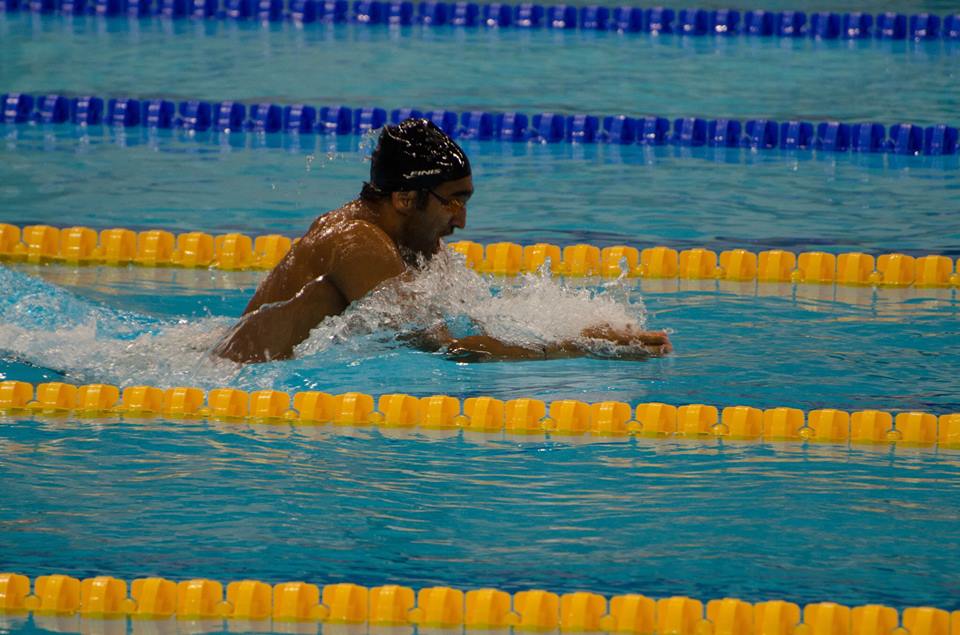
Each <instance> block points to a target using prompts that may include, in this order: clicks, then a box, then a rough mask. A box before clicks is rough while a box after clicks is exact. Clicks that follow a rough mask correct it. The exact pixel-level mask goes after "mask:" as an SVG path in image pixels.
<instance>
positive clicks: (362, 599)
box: [0, 573, 960, 635]
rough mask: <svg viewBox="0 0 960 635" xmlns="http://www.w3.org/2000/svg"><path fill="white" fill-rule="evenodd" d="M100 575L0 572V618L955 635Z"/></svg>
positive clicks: (914, 623)
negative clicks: (18, 615) (31, 616)
mask: <svg viewBox="0 0 960 635" xmlns="http://www.w3.org/2000/svg"><path fill="white" fill-rule="evenodd" d="M127 589H128V585H127V582H126V581H124V580H120V579H117V578H114V577H111V576H98V577H94V578H87V579H84V580H79V579H77V578H74V577H71V576H68V575H64V574H52V575H44V576H38V577H37V578H36V579H35V580H34V581H33V593H31V590H30V580H29V578H27V577H26V576H23V575H19V574H15V573H0V613H17V612H20V613H25V612H27V611H31V612H33V613H34V615H35V616H37V617H40V616H51V615H52V616H66V615H79V616H81V617H89V618H99V619H102V618H110V617H114V618H116V617H123V616H127V615H129V616H130V617H132V618H136V619H148V620H149V619H154V620H166V619H170V618H172V617H176V618H177V619H188V620H202V619H230V620H247V621H261V620H269V619H271V618H272V619H273V620H274V621H275V622H319V621H322V622H326V623H333V624H337V623H340V624H351V623H352V624H370V625H377V626H407V625H414V624H415V625H419V626H428V627H439V628H464V627H465V628H467V629H485V630H487V629H502V628H509V627H513V628H515V629H520V630H532V631H556V630H560V631H563V632H597V631H607V632H617V633H633V634H634V635H653V634H654V633H658V634H661V635H667V634H669V635H721V634H722V635H755V634H762V635H812V634H815V635H907V634H909V635H960V611H953V612H952V613H950V612H947V611H945V610H942V609H937V608H933V607H913V608H907V609H904V610H903V612H902V613H899V612H898V611H897V610H896V609H895V608H892V607H889V606H882V605H877V604H871V605H866V606H858V607H854V608H851V607H848V606H844V605H841V604H837V603H834V602H819V603H812V604H807V605H806V606H804V607H803V610H802V611H801V609H800V606H798V605H797V604H794V603H792V602H785V601H783V600H770V601H766V602H758V603H756V604H750V603H748V602H744V601H742V600H738V599H735V598H724V599H722V600H711V601H709V602H707V603H706V606H704V604H703V603H702V602H701V601H700V600H696V599H693V598H689V597H684V596H675V597H669V598H662V599H658V600H654V599H653V598H650V597H647V596H644V595H639V594H627V595H618V596H614V597H612V598H610V599H609V601H608V599H607V598H606V597H604V596H603V595H599V594H597V593H590V592H586V591H578V592H575V593H565V594H563V595H558V594H556V593H552V592H550V591H544V590H541V589H531V590H528V591H519V592H516V593H514V594H512V595H511V594H509V593H506V592H505V591H500V590H497V589H474V590H470V591H467V592H464V591H462V590H460V589H455V588H450V587H439V586H438V587H428V588H423V589H420V590H419V591H414V589H412V588H410V587H405V586H399V585H392V584H391V585H384V586H378V587H373V588H367V587H363V586H360V585H357V584H351V583H346V582H344V583H338V584H328V585H325V586H323V587H320V586H318V585H316V584H310V583H307V582H281V583H279V584H275V585H273V586H271V585H270V584H267V583H266V582H261V581H259V580H240V581H236V582H230V583H229V584H227V585H226V589H225V590H226V597H224V585H223V584H222V583H220V582H218V581H216V580H209V579H202V578H201V579H194V580H185V581H182V582H179V583H177V582H174V581H172V580H167V579H165V578H157V577H152V578H138V579H136V580H133V582H132V583H131V584H130V585H129V589H130V593H129V595H128V593H127Z"/></svg>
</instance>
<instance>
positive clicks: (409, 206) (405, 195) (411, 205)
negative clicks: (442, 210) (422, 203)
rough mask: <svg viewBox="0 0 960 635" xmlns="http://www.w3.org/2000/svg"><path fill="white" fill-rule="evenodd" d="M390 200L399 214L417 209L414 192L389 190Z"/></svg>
mask: <svg viewBox="0 0 960 635" xmlns="http://www.w3.org/2000/svg"><path fill="white" fill-rule="evenodd" d="M390 202H392V203H393V206H394V207H395V208H396V209H397V211H398V212H400V213H401V214H405V213H407V212H412V211H415V210H416V209H417V193H416V192H391V193H390Z"/></svg>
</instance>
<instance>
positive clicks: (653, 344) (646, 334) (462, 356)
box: [447, 324, 673, 362]
mask: <svg viewBox="0 0 960 635" xmlns="http://www.w3.org/2000/svg"><path fill="white" fill-rule="evenodd" d="M580 335H581V337H583V338H586V339H594V340H596V339H600V340H606V341H609V342H612V343H614V344H617V345H618V346H624V347H630V350H627V351H624V352H623V355H622V356H621V357H622V358H623V359H628V358H629V359H645V358H647V357H659V356H662V355H666V354H668V353H669V352H671V351H672V350H673V347H672V346H671V344H670V338H669V337H668V336H667V334H666V333H665V332H663V331H641V330H639V329H634V328H632V327H630V326H627V327H624V328H615V327H612V326H611V325H609V324H599V325H595V326H590V327H587V328H585V329H583V330H582V331H581V332H580ZM586 344H587V342H581V341H577V340H573V341H565V342H559V343H555V344H549V345H546V346H542V347H532V346H531V347H527V346H520V345H517V344H507V343H505V342H501V341H500V340H497V339H496V338H493V337H490V336H489V335H471V336H468V337H462V338H458V339H452V340H451V341H450V343H449V344H448V346H447V355H449V356H450V357H451V358H453V359H456V360H458V361H470V362H482V361H521V360H534V359H560V358H565V357H582V356H584V355H587V354H589V352H590V350H589V348H588V347H587V346H586Z"/></svg>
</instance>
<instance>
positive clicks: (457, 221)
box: [450, 207, 467, 231]
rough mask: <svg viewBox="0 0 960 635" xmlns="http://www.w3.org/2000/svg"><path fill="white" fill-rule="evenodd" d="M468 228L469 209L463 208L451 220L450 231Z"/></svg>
mask: <svg viewBox="0 0 960 635" xmlns="http://www.w3.org/2000/svg"><path fill="white" fill-rule="evenodd" d="M466 226H467V208H466V207H461V208H460V209H459V210H458V211H457V213H456V214H454V215H453V217H452V218H451V219H450V231H453V230H454V229H463V228H464V227H466Z"/></svg>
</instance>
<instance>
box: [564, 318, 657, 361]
mask: <svg viewBox="0 0 960 635" xmlns="http://www.w3.org/2000/svg"><path fill="white" fill-rule="evenodd" d="M580 335H582V336H583V337H587V338H590V339H595V340H606V341H608V342H613V343H614V344H617V345H618V346H642V347H643V348H645V349H646V350H647V352H649V353H650V354H651V355H654V356H658V357H659V356H661V355H667V354H668V353H671V352H672V351H673V345H672V344H671V343H670V337H669V336H668V335H667V332H666V331H641V330H640V329H637V328H634V327H633V326H632V325H630V324H627V325H626V326H624V327H622V328H616V327H613V326H611V325H610V324H597V325H595V326H588V327H587V328H585V329H583V330H582V331H580Z"/></svg>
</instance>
